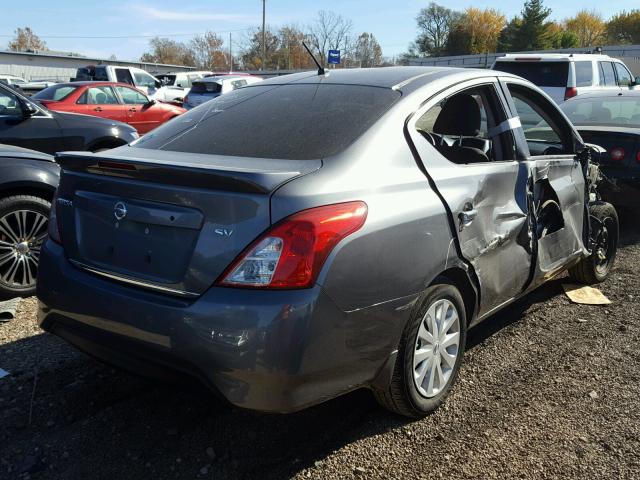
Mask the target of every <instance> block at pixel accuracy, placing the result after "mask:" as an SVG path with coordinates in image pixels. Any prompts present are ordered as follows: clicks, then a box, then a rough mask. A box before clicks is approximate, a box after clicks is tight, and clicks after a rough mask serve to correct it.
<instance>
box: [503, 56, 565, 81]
mask: <svg viewBox="0 0 640 480" xmlns="http://www.w3.org/2000/svg"><path fill="white" fill-rule="evenodd" d="M493 68H494V70H500V71H501V72H507V73H512V74H514V75H518V76H519V77H522V78H525V79H527V80H529V81H530V82H531V83H533V84H534V85H538V86H539V87H566V86H567V80H568V76H569V62H540V61H527V62H525V61H514V62H504V61H503V62H501V61H497V62H496V63H495V66H494V67H493Z"/></svg>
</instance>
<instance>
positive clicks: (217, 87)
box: [191, 82, 222, 93]
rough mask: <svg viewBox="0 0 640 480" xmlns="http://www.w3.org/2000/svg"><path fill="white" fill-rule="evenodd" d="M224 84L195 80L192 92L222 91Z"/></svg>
mask: <svg viewBox="0 0 640 480" xmlns="http://www.w3.org/2000/svg"><path fill="white" fill-rule="evenodd" d="M221 90H222V84H221V83H217V82H193V84H192V85H191V93H220V91H221Z"/></svg>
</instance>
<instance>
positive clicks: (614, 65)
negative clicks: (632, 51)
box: [611, 61, 634, 87]
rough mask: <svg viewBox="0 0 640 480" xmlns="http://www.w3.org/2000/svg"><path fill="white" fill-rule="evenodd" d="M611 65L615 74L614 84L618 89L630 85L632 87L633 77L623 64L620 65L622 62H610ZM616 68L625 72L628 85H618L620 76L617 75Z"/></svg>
mask: <svg viewBox="0 0 640 480" xmlns="http://www.w3.org/2000/svg"><path fill="white" fill-rule="evenodd" d="M611 64H612V65H613V72H614V73H615V76H616V84H617V85H618V86H619V87H629V86H630V85H632V84H633V79H634V76H633V74H632V73H631V72H630V71H629V69H628V68H627V66H626V65H625V64H624V63H622V62H615V61H614V62H611ZM618 68H621V69H623V70H625V71H626V72H627V74H628V75H629V83H626V84H624V85H623V84H621V83H620V76H619V75H618Z"/></svg>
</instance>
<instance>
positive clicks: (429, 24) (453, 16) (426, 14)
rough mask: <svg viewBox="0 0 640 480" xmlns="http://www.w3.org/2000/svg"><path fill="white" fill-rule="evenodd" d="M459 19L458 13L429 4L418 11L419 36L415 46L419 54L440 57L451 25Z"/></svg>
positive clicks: (435, 4) (432, 3)
mask: <svg viewBox="0 0 640 480" xmlns="http://www.w3.org/2000/svg"><path fill="white" fill-rule="evenodd" d="M459 19H460V13H459V12H455V11H453V10H451V9H449V8H447V7H443V6H442V5H438V4H437V3H434V2H431V3H430V4H429V5H428V6H427V7H426V8H423V9H422V10H420V13H419V14H418V16H417V17H416V22H418V29H419V30H420V34H419V35H418V38H417V40H416V45H417V47H418V49H419V51H420V52H422V53H427V54H429V55H434V56H437V55H442V53H444V50H445V47H446V45H447V40H448V39H449V32H451V29H452V27H453V24H454V23H455V22H457V21H458V20H459Z"/></svg>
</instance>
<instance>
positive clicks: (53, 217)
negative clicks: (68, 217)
mask: <svg viewBox="0 0 640 480" xmlns="http://www.w3.org/2000/svg"><path fill="white" fill-rule="evenodd" d="M57 204H58V191H57V190H56V193H55V195H54V196H53V200H52V201H51V211H50V212H49V226H48V228H49V238H50V239H51V240H53V241H54V242H56V243H59V244H62V236H61V235H60V221H59V219H58V209H57V208H56V206H57Z"/></svg>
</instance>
